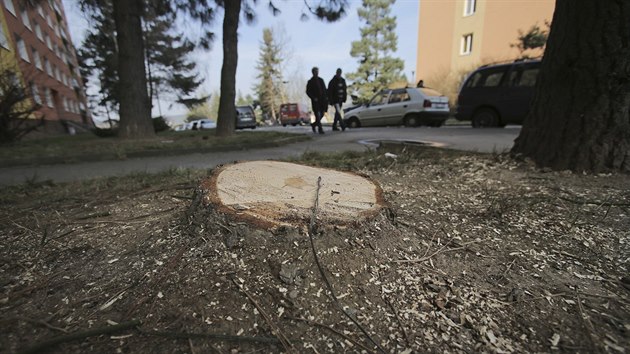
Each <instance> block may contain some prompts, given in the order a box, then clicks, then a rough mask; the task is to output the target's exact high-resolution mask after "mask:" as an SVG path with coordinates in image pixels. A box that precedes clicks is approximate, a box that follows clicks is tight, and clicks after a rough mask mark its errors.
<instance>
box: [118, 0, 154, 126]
mask: <svg viewBox="0 0 630 354" xmlns="http://www.w3.org/2000/svg"><path fill="white" fill-rule="evenodd" d="M142 6H143V2H142V0H114V21H115V22H116V41H117V43H118V78H119V82H118V92H119V98H120V110H119V115H120V128H119V131H118V135H119V136H120V137H121V138H146V137H152V136H155V131H154V130H153V123H152V122H151V107H150V103H149V98H148V96H147V79H146V72H145V67H144V43H143V40H142V20H141V15H142Z"/></svg>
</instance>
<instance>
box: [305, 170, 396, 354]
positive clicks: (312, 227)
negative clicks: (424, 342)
mask: <svg viewBox="0 0 630 354" xmlns="http://www.w3.org/2000/svg"><path fill="white" fill-rule="evenodd" d="M321 183H322V177H321V176H319V177H317V189H316V190H315V203H314V205H313V211H312V212H311V220H310V223H309V226H308V237H309V239H310V241H311V250H312V251H313V257H314V258H315V263H316V264H317V268H318V269H319V273H320V274H321V276H322V278H323V279H324V283H325V284H326V287H327V288H328V291H329V292H330V296H331V297H332V300H333V302H334V303H335V305H336V306H337V308H339V310H341V312H342V313H343V314H344V315H346V317H348V318H349V319H350V321H352V323H354V324H355V325H356V326H357V327H358V328H359V329H360V330H361V332H363V334H364V335H365V336H366V337H367V339H368V340H369V341H370V342H372V344H374V345H375V346H376V347H377V348H378V349H379V350H380V351H381V352H382V353H386V351H385V349H383V347H381V345H380V344H378V343H377V342H376V341H375V340H374V339H372V336H370V334H369V333H368V332H367V331H366V330H365V328H363V326H361V324H360V323H359V322H358V321H357V320H356V319H354V317H352V316H351V315H350V314H349V313H348V312H347V311H346V310H345V309H344V308H343V306H341V303H339V299H338V298H337V295H335V291H334V290H333V287H332V284H331V283H330V281H329V280H328V277H327V276H326V272H324V268H323V267H322V264H321V262H320V260H319V256H318V255H317V250H316V249H315V241H314V240H313V235H314V234H315V219H316V218H317V209H318V208H319V190H320V189H321V187H322V184H321Z"/></svg>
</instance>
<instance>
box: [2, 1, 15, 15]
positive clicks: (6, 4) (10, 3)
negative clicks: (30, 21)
mask: <svg viewBox="0 0 630 354" xmlns="http://www.w3.org/2000/svg"><path fill="white" fill-rule="evenodd" d="M4 7H6V8H7V11H9V12H10V13H11V15H13V16H15V17H17V15H16V14H15V6H14V5H13V0H4Z"/></svg>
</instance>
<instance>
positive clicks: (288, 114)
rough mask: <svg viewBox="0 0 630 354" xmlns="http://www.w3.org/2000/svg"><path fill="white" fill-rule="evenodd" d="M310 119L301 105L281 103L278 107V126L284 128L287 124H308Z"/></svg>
mask: <svg viewBox="0 0 630 354" xmlns="http://www.w3.org/2000/svg"><path fill="white" fill-rule="evenodd" d="M310 121H311V118H310V116H309V114H308V111H307V110H306V107H304V105H303V104H301V103H283V104H281V105H280V124H282V126H283V127H286V126H287V124H291V125H293V126H296V125H298V124H306V123H310Z"/></svg>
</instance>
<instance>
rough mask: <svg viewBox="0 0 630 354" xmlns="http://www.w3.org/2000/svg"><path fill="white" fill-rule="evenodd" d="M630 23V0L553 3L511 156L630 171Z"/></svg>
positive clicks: (547, 163)
mask: <svg viewBox="0 0 630 354" xmlns="http://www.w3.org/2000/svg"><path fill="white" fill-rule="evenodd" d="M628 19H630V1H628V0H606V1H601V0H581V1H575V0H557V2H556V10H555V13H554V16H553V22H552V26H551V32H550V33H549V39H548V43H547V48H546V51H545V56H544V58H543V62H542V67H541V71H540V74H539V77H538V83H537V86H536V94H535V96H534V100H533V102H532V106H531V109H530V113H529V114H528V116H527V117H526V119H525V121H524V123H523V129H522V130H521V134H520V135H519V137H518V138H517V139H516V142H515V145H514V148H513V149H512V152H513V153H515V154H522V155H523V156H526V157H530V158H532V159H533V160H534V161H535V162H536V164H537V165H539V166H541V167H550V168H552V169H555V170H565V169H570V170H573V171H576V172H581V171H590V172H603V171H622V172H630V80H629V78H630V21H628Z"/></svg>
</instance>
